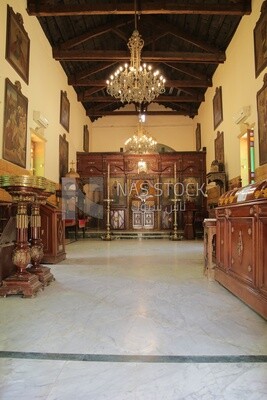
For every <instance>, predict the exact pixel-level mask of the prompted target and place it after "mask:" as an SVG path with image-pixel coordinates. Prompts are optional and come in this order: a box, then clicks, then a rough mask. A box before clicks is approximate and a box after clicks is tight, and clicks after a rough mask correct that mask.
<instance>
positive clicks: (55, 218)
mask: <svg viewBox="0 0 267 400" xmlns="http://www.w3.org/2000/svg"><path fill="white" fill-rule="evenodd" d="M40 213H41V239H42V242H43V246H44V257H43V259H42V263H47V264H56V263H58V262H60V261H62V260H65V258H66V252H65V224H64V220H63V219H62V212H61V210H60V209H58V208H57V207H54V206H52V205H50V204H45V205H42V206H41V209H40Z"/></svg>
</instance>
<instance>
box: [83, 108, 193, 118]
mask: <svg viewBox="0 0 267 400" xmlns="http://www.w3.org/2000/svg"><path fill="white" fill-rule="evenodd" d="M196 113H197V112H196ZM86 115H87V116H88V117H104V116H107V115H109V116H111V117H117V116H118V115H119V116H129V115H136V116H137V115H138V112H137V111H129V110H126V111H101V110H100V111H95V110H91V109H88V110H87V111H86ZM146 115H161V116H164V115H165V116H168V115H173V116H175V115H184V116H187V115H188V112H187V111H168V110H166V111H146Z"/></svg>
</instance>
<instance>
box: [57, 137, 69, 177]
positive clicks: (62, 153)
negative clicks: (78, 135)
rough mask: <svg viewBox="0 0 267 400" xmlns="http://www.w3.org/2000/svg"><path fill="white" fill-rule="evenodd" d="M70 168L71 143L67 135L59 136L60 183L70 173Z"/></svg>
mask: <svg viewBox="0 0 267 400" xmlns="http://www.w3.org/2000/svg"><path fill="white" fill-rule="evenodd" d="M68 167H69V143H68V141H67V140H66V134H65V133H64V135H59V182H61V178H64V177H65V176H66V174H67V173H68Z"/></svg>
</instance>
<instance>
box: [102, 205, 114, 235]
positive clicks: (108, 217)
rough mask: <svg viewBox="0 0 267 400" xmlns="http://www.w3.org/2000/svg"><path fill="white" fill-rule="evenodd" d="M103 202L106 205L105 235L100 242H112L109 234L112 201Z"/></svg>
mask: <svg viewBox="0 0 267 400" xmlns="http://www.w3.org/2000/svg"><path fill="white" fill-rule="evenodd" d="M104 201H105V202H106V203H107V223H106V233H105V235H104V236H102V237H101V239H102V240H106V241H109V240H113V239H114V238H113V237H112V236H111V234H110V203H111V202H112V201H113V199H110V198H108V199H104Z"/></svg>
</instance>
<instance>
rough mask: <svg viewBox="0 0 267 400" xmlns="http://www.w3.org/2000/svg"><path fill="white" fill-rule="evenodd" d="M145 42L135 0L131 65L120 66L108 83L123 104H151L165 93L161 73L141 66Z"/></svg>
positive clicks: (129, 42)
mask: <svg viewBox="0 0 267 400" xmlns="http://www.w3.org/2000/svg"><path fill="white" fill-rule="evenodd" d="M143 47H144V40H143V39H142V37H141V35H140V34H139V32H138V30H137V23H136V0H135V30H134V31H133V34H132V36H131V37H130V39H129V41H128V48H129V49H130V53H131V58H130V65H128V64H125V65H124V67H123V66H120V67H119V68H118V69H117V71H116V72H115V73H114V74H112V75H111V76H110V78H109V80H107V81H106V83H107V92H108V94H110V95H111V96H113V97H115V98H117V99H120V101H121V102H122V103H126V102H127V103H143V102H148V103H150V102H151V101H153V100H154V99H155V98H156V97H158V96H159V95H160V94H162V93H164V92H165V82H166V79H165V78H164V77H163V76H162V75H160V73H159V71H155V72H153V70H152V67H151V65H147V64H142V65H141V50H142V48H143Z"/></svg>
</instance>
